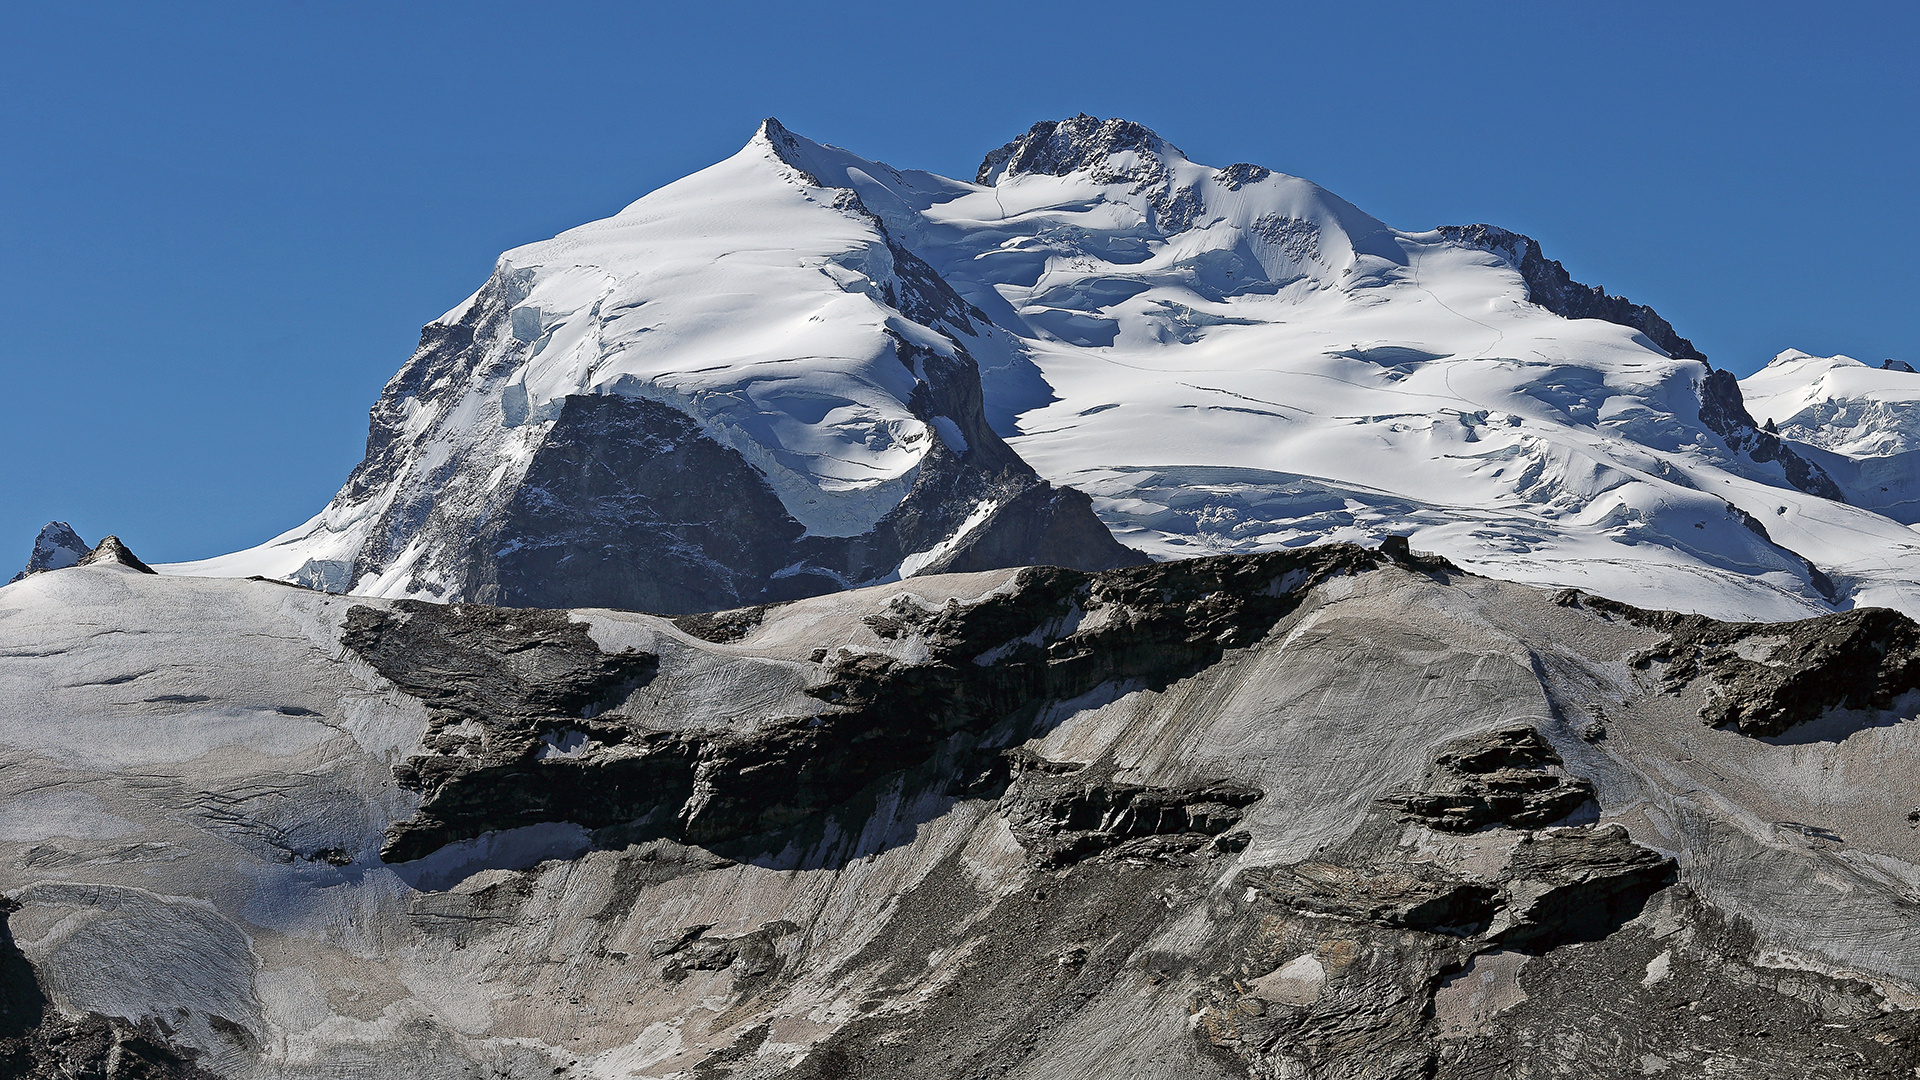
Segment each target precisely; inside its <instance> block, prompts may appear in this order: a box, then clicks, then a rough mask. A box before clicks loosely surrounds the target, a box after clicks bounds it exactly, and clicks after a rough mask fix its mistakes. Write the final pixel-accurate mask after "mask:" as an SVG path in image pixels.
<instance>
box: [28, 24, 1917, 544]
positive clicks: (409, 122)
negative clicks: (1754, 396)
mask: <svg viewBox="0 0 1920 1080" xmlns="http://www.w3.org/2000/svg"><path fill="white" fill-rule="evenodd" d="M1573 7H1574V6H1573V5H1520V4H1459V3H1421V4H1411V3H1409V4H1402V3H1394V2H1384V3H1374V4H1367V5H1353V4H1331V3H1329V4H1324V5H1288V4H1278V3H1268V4H1257V5H1245V6H1241V7H1236V6H1234V5H1225V4H1219V5H1210V6H1207V5H1172V4H1165V3H1154V4H1132V3H1103V4H1046V3H1035V2H1027V3H1017V4H998V3H975V4H969V5H943V6H941V7H939V8H934V7H932V6H927V7H926V8H921V7H919V6H915V5H898V4H886V5H882V4H870V5H868V4H831V3H815V4H777V5H775V4H766V5H761V4H709V5H682V6H679V7H674V8H668V7H665V6H652V5H640V4H617V5H616V4H564V3H562V4H551V5H527V4H513V5H508V4H490V3H462V4H457V5H454V4H448V5H431V4H406V5H395V4H351V3H333V4H325V5H322V4H298V5H296V4H280V3H263V4H253V5H239V4H230V5H207V6H195V5H192V4H168V5H157V4H156V5H124V6H123V5H114V4H95V5H84V6H83V5H43V6H42V7H41V8H40V9H39V10H34V9H30V8H28V7H27V6H25V5H16V6H14V7H13V8H11V9H10V11H9V15H8V22H7V32H6V35H5V39H4V42H3V43H0V49H3V50H4V55H5V62H4V64H0V140H4V141H3V142H0V296H3V297H4V298H5V301H4V313H5V317H6V318H5V322H6V326H7V332H6V333H5V334H4V335H0V376H4V383H3V384H0V385H3V386H4V388H5V391H6V394H7V401H8V404H9V406H10V407H9V408H8V410H7V423H6V424H5V425H0V564H4V565H6V566H8V567H10V566H12V565H13V564H15V563H17V562H23V561H24V560H25V558H26V554H27V549H28V547H29V545H30V544H31V541H32V537H33V534H34V532H35V530H37V529H38V528H39V526H40V525H41V524H42V523H43V522H45V521H46V520H48V519H49V518H62V519H65V520H68V521H71V522H72V523H73V525H74V526H75V527H76V528H77V529H78V530H79V531H80V533H81V534H82V535H83V536H85V537H86V538H87V539H89V540H97V539H98V538H99V537H100V536H101V535H103V534H105V533H109V532H112V533H117V534H119V535H120V536H121V538H122V539H124V540H126V541H127V542H128V544H129V545H130V546H131V547H132V548H133V549H134V550H135V551H136V552H137V553H139V554H140V555H141V556H142V557H143V558H146V559H149V560H151V561H161V560H177V559H186V558H196V557H201V556H206V555H212V554H216V553H219V552H221V551H226V550H232V549H235V548H239V547H243V546H246V545H250V544H253V543H257V542H258V541H260V540H263V539H265V538H266V537H268V536H270V535H272V534H274V533H276V532H279V531H281V530H283V529H285V528H288V527H291V526H293V525H295V524H298V523H299V522H300V521H302V520H304V519H305V518H307V517H308V516H310V515H311V514H313V513H314V512H315V511H317V510H318V509H319V508H320V507H321V506H322V505H323V504H324V503H325V502H326V500H327V499H328V498H329V497H330V496H331V494H332V493H333V491H334V489H335V488H337V487H338V486H339V484H340V482H341V481H342V480H344V479H345V477H346V475H347V473H348V471H349V470H350V469H351V468H352V467H353V465H354V464H355V463H356V462H357V461H358V460H359V458H360V455H361V452H362V450H363V448H364V441H365V438H366V410H367V408H368V407H369V406H370V405H371V404H372V403H373V401H374V399H375V397H377V396H378V394H379V391H380V387H381V385H382V384H383V383H384V382H385V381H386V379H387V377H388V376H390V375H391V374H392V373H393V372H394V371H395V370H396V369H397V368H398V367H399V366H400V364H401V363H402V362H403V361H404V360H405V359H406V357H407V355H408V353H409V352H410V351H411V350H412V347H413V345H414V343H415V341H416V339H417V334H418V330H419V327H420V325H421V324H422V323H424V322H426V321H427V320H429V319H432V318H434V317H435V316H437V315H439V314H440V312H442V311H444V310H445V309H447V308H448V307H451V306H452V305H453V304H455V303H456V302H458V301H459V300H460V299H462V298H463V297H465V296H466V295H467V294H468V293H469V292H471V291H472V290H473V289H474V288H475V287H476V286H478V285H479V283H480V282H481V281H482V280H483V279H484V278H485V276H486V274H487V272H488V270H489V269H490V268H491V266H492V264H493V259H494V256H495V255H496V254H498V253H499V252H500V251H502V250H504V249H506V248H509V247H513V246H515V245H518V244H522V243H526V242H528V241H532V240H537V239H541V238H544V237H547V236H550V235H552V234H553V233H555V232H558V231H560V230H561V229H565V228H568V227H571V226H573V225H576V224H579V223H581V222H584V221H588V220H591V219H594V218H598V217H602V216H605V215H606V214H609V213H611V212H613V211H614V210H617V209H618V208H619V207H620V206H622V205H624V204H625V203H627V202H629V201H631V200H633V199H634V198H637V197H638V196H640V195H641V194H643V193H645V192H646V191H648V190H651V189H652V188H655V187H657V186H659V185H660V184H663V183H665V182H667V181H669V180H672V179H674V178H676V177H679V176H682V175H684V174H686V173H688V172H691V171H693V170H695V169H698V168H701V167H703V166H705V165H707V164H710V163H712V162H713V161H716V160H718V159H720V158H722V157H725V156H726V155H728V154H730V153H732V152H733V151H734V150H736V149H738V148H739V146H740V144H742V143H743V142H745V141H746V139H747V138H748V136H749V135H751V134H752V131H753V128H754V126H755V124H756V123H757V122H758V121H759V120H760V118H761V117H763V116H766V115H769V114H771V115H776V116H778V117H780V118H781V119H782V120H783V121H784V122H785V123H786V124H787V125H788V126H789V127H791V128H793V129H794V130H796V131H799V132H801V133H803V134H806V135H808V136H811V137H813V138H816V139H819V140H821V141H823V142H830V143H835V144H838V145H843V146H846V147H848V148H850V149H853V150H855V151H857V152H859V153H861V154H863V155H865V156H868V157H873V158H879V159H881V160H884V161H887V162H889V163H892V164H895V165H899V166H903V167H916V168H926V169H931V170H934V171H936V172H944V173H948V174H951V175H962V176H968V177H970V176H971V175H972V173H973V169H974V167H975V165H976V164H977V163H978V161H979V159H980V157H981V156H982V155H983V154H984V153H985V152H986V151H987V150H990V149H992V148H993V147H995V146H997V145H999V144H1000V143H1002V142H1004V141H1006V140H1007V139H1009V138H1011V137H1012V136H1013V135H1015V134H1017V133H1018V132H1020V131H1022V130H1024V129H1025V128H1026V127H1027V126H1028V125H1029V124H1031V123H1032V122H1033V121H1035V120H1039V119H1042V118H1048V117H1059V116H1064V115H1068V114H1071V113H1074V112H1080V111H1085V112H1090V113H1094V114H1096V115H1101V116H1116V115H1117V116H1126V117H1129V118H1132V119H1135V120H1138V121H1140V122H1142V123H1145V124H1147V125H1148V126H1150V127H1153V128H1154V129H1156V130H1157V131H1159V132H1160V134H1161V135H1163V136H1165V137H1166V138H1167V139H1169V140H1170V141H1172V142H1173V143H1175V144H1176V145H1178V146H1180V147H1181V148H1182V149H1184V150H1185V151H1186V152H1187V153H1188V154H1189V155H1190V156H1191V157H1193V158H1194V159H1195V160H1198V161H1203V162H1207V163H1210V164H1217V165H1224V164H1227V163H1230V162H1233V161H1252V162H1256V163H1259V164H1263V165H1267V166H1269V167H1272V168H1275V169H1279V170H1282V171H1285V172H1290V173H1294V174H1296V175H1300V176H1305V177H1308V178H1310V179H1313V180H1315V181H1317V182H1319V183H1321V184H1323V185H1325V186H1326V187H1328V188H1330V189H1331V190H1333V191H1334V192H1336V193H1338V194H1340V195H1342V196H1344V197H1345V198H1347V199H1349V200H1351V201H1352V202H1354V203H1356V204H1357V205H1359V206H1360V207H1361V208H1362V209H1364V210H1366V211H1368V212H1370V213H1372V214H1374V215H1375V216H1377V217H1380V218H1382V219H1384V220H1385V221H1387V222H1388V223H1389V224H1392V225H1395V226H1398V227H1401V228H1407V229H1420V228H1428V227H1431V226H1434V225H1438V224H1442V223H1455V222H1474V221H1488V222H1493V223H1495V224H1499V225H1503V226H1505V227H1508V228H1512V229H1517V230H1519V231H1522V232H1526V233H1529V234H1531V235H1533V236H1534V237H1536V238H1537V239H1539V240H1540V241H1541V243H1542V244H1543V245H1544V247H1545V249H1546V251H1547V254H1548V256H1549V257H1552V258H1557V259H1560V260H1561V261H1563V262H1565V263H1566V265H1567V267H1568V269H1569V270H1570V271H1571V272H1572V273H1573V275H1574V276H1575V277H1576V278H1578V279H1580V280H1582V281H1586V282H1589V283H1596V284H1602V285H1605V286H1606V287H1607V288H1608V289H1609V290H1611V291H1613V292H1616V293H1622V294H1624V295H1627V296H1629V297H1631V298H1633V299H1634V300H1636V301H1639V302H1642V303H1647V304H1651V305H1653V306H1654V307H1655V308H1657V309H1658V310H1659V311H1660V312H1661V313H1662V314H1663V315H1665V316H1666V317H1667V318H1668V319H1669V320H1671V321H1672V322H1673V323H1674V325H1675V327H1676V328H1678V329H1679V331H1680V332H1681V333H1682V334H1685V335H1687V336H1689V337H1691V338H1692V339H1693V340H1694V342H1695V343H1696V344H1697V345H1698V346H1699V347H1700V348H1701V349H1702V350H1704V351H1705V352H1706V353H1707V354H1708V355H1709V356H1710V357H1712V358H1713V360H1714V362H1715V363H1717V364H1718V365H1720V366H1723V367H1728V368H1732V369H1733V370H1735V371H1737V372H1741V373H1745V372H1747V371H1750V370H1752V369H1753V368H1755V367H1757V366H1759V365H1760V364H1762V363H1764V362H1765V361H1766V359H1767V358H1768V357H1770V356H1771V355H1772V354H1773V353H1775V352H1777V351H1779V350H1780V349H1784V348H1788V347H1796V348H1803V349H1807V350H1809V351H1812V352H1819V353H1830V352H1846V353H1849V354H1851V355H1854V356H1858V357H1860V358H1862V359H1870V360H1878V359H1881V358H1883V357H1889V356H1897V357H1903V358H1906V359H1909V360H1916V361H1920V307H1917V306H1916V305H1915V303H1914V296H1915V292H1916V286H1917V285H1920V271H1916V269H1915V267H1914V261H1913V259H1912V258H1910V257H1909V252H1910V251H1911V250H1912V249H1913V248H1914V247H1915V242H1916V240H1920V225H1916V217H1915V214H1914V212H1913V206H1912V201H1913V193H1914V191H1915V190H1916V186H1915V180H1914V177H1915V166H1916V164H1920V145H1917V143H1920V123H1916V120H1915V107H1916V105H1920V61H1916V60H1915V57H1916V56H1920V33H1916V31H1920V5H1912V4H1831V5H1819V6H1816V5H1797V4H1796V5H1787V4H1772V3H1738V4H1735V3H1727V4H1720V3H1671V2H1667V3H1658V4H1638V3H1622V4H1608V5H1579V10H1578V11H1577V12H1573V11H1571V10H1570V9H1572V8H1573ZM921 11H925V12H926V13H924V14H921V13H917V12H921ZM9 553H11V554H9Z"/></svg>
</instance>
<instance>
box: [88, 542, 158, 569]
mask: <svg viewBox="0 0 1920 1080" xmlns="http://www.w3.org/2000/svg"><path fill="white" fill-rule="evenodd" d="M75 565H76V566H124V567H126V568H127V569H129V570H137V571H139V572H140V573H142V574H152V573H155V572H156V571H155V570H154V569H153V567H151V566H148V565H147V564H146V563H143V562H141V561H140V560H139V558H137V557H136V556H135V555H134V554H133V552H132V551H130V550H128V548H127V545H125V544H123V543H121V542H120V538H119V537H117V536H109V537H107V538H106V539H104V540H102V541H100V542H99V543H98V544H95V545H94V547H93V550H92V551H89V552H87V553H86V554H85V555H82V556H80V561H79V562H78V563H76V564H75Z"/></svg>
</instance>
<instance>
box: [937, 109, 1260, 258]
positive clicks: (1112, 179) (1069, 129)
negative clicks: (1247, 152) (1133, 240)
mask: <svg viewBox="0 0 1920 1080" xmlns="http://www.w3.org/2000/svg"><path fill="white" fill-rule="evenodd" d="M1128 151H1131V152H1132V153H1133V155H1134V156H1133V160H1132V162H1131V163H1130V164H1128V165H1127V166H1126V167H1125V168H1123V169H1122V168H1115V167H1114V166H1113V164H1112V162H1111V161H1110V160H1109V159H1110V158H1112V157H1113V155H1115V154H1120V153H1125V152H1128ZM1168 156H1171V157H1175V158H1184V157H1186V155H1185V154H1182V153H1181V152H1180V150H1179V148H1178V147H1176V146H1174V145H1173V144H1172V143H1169V142H1167V141H1166V140H1165V139H1162V138H1161V137H1160V136H1158V135H1156V134H1154V133H1153V132H1152V131H1150V130H1148V129H1147V128H1146V127H1144V126H1143V125H1140V124H1136V123H1134V122H1133V121H1131V120H1122V119H1120V118H1119V117H1114V118H1113V119H1110V120H1102V119H1100V118H1099V117H1095V116H1088V115H1087V114H1086V113H1080V114H1078V115H1076V116H1071V117H1068V118H1067V119H1065V120H1042V121H1040V122H1039V123H1037V124H1035V125H1033V126H1032V127H1031V128H1028V129H1027V133H1026V134H1024V135H1022V136H1020V137H1019V138H1017V139H1015V140H1013V141H1012V142H1010V143H1007V144H1006V145H1005V146H1002V147H1000V148H999V149H998V150H994V151H992V152H991V153H989V154H988V155H987V156H986V158H985V159H984V160H982V161H981V162H980V168H979V169H978V170H977V171H976V172H975V174H974V181H975V182H976V183H980V184H994V183H998V182H1000V181H1001V180H1004V179H1008V178H1010V177H1015V176H1019V175H1022V174H1033V175H1039V176H1066V175H1067V174H1069V173H1075V172H1086V173H1088V174H1089V175H1090V176H1091V177H1092V178H1093V180H1094V181H1095V182H1096V183H1102V184H1130V185H1132V187H1133V190H1135V191H1137V192H1140V193H1143V194H1145V195H1146V196H1147V204H1148V205H1149V206H1151V207H1152V208H1153V221H1152V225H1153V227H1154V228H1155V229H1157V230H1159V232H1160V234H1161V235H1162V236H1172V235H1174V234H1175V233H1179V232H1184V231H1185V230H1187V229H1189V228H1191V227H1193V226H1194V225H1195V224H1196V223H1198V221H1199V219H1200V215H1201V212H1202V209H1203V208H1202V205H1201V201H1200V197H1199V196H1198V195H1197V194H1195V193H1194V191H1193V189H1192V188H1191V187H1190V186H1184V185H1182V184H1180V183H1178V182H1177V181H1176V180H1175V178H1174V177H1173V175H1172V174H1171V173H1170V172H1169V171H1168V169H1167V166H1166V162H1165V160H1164V159H1165V158H1166V157H1168ZM1251 168H1252V166H1245V167H1243V169H1251ZM1250 179H1251V173H1249V172H1245V171H1242V172H1240V173H1237V174H1236V181H1235V182H1236V183H1245V182H1249V180H1250Z"/></svg>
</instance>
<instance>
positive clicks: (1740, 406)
mask: <svg viewBox="0 0 1920 1080" xmlns="http://www.w3.org/2000/svg"><path fill="white" fill-rule="evenodd" d="M1700 422H1701V423H1703V424H1705V425H1707V427H1708V428H1709V429H1711V430H1712V431H1713V432H1714V434H1716V435H1719V436H1720V437H1721V438H1722V439H1725V440H1726V441H1727V446H1728V447H1729V448H1730V449H1732V450H1733V451H1734V452H1735V453H1741V454H1745V455H1747V457H1749V458H1751V459H1752V460H1754V461H1756V462H1760V463H1762V464H1764V463H1766V462H1769V461H1776V462H1779V463H1780V468H1781V469H1782V470H1783V471H1784V472H1785V473H1786V474H1787V482H1788V483H1790V484H1792V485H1793V486H1794V487H1796V488H1799V489H1800V490H1801V491H1804V492H1806V493H1807V494H1809V495H1818V496H1820V497H1821V498H1823V499H1832V500H1833V501H1834V502H1846V501H1847V497H1846V493H1845V492H1843V491H1841V490H1840V485H1839V484H1836V483H1834V481H1833V477H1831V476H1828V475H1827V471H1826V470H1825V469H1822V468H1821V467H1820V466H1819V465H1816V464H1815V463H1813V462H1812V461H1809V460H1807V458H1805V457H1804V456H1802V455H1801V454H1800V453H1799V452H1798V451H1796V450H1794V449H1793V447H1792V446H1790V445H1789V444H1788V443H1787V442H1786V440H1784V439H1782V438H1781V437H1780V436H1779V435H1777V434H1775V433H1773V432H1772V431H1768V430H1764V429H1762V428H1761V427H1760V426H1759V425H1758V424H1756V423H1755V422H1754V419H1753V414H1752V413H1749V412H1748V411H1747V403H1746V399H1745V398H1744V397H1742V396H1741V394H1740V380H1738V379H1736V378H1734V376H1733V372H1731V371H1718V370H1709V371H1708V372H1707V377H1706V380H1705V381H1704V382H1702V383H1701V384H1700Z"/></svg>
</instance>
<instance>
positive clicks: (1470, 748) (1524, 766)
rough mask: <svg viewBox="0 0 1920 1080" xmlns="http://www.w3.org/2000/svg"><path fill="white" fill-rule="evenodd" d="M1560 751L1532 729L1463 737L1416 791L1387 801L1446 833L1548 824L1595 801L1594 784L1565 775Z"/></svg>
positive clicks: (1515, 728) (1439, 760)
mask: <svg viewBox="0 0 1920 1080" xmlns="http://www.w3.org/2000/svg"><path fill="white" fill-rule="evenodd" d="M1562 764H1563V763H1562V762H1561V760H1560V755H1559V754H1558V753H1556V752H1554V749H1553V747H1552V746H1549V745H1548V744H1547V741H1546V740H1545V739H1542V738H1541V737H1540V733H1539V732H1538V731H1535V730H1534V729H1533V728H1531V727H1512V728H1506V729H1503V730H1500V731H1493V732H1488V733H1487V734H1485V735H1479V736H1475V737H1473V738H1471V739H1467V740H1464V741H1463V742H1462V743H1461V744H1460V745H1459V747H1457V748H1456V749H1454V750H1451V751H1449V752H1448V753H1445V754H1442V755H1440V757H1438V758H1436V759H1435V760H1434V765H1433V768H1432V769H1430V770H1429V771H1428V773H1427V778H1426V782H1425V783H1424V784H1422V785H1421V787H1420V790H1419V791H1416V792H1411V793H1408V794H1405V795H1401V796H1396V797H1394V798H1393V799H1391V800H1390V801H1391V802H1392V803H1393V804H1394V805H1396V806H1398V807H1399V808H1400V809H1401V811H1402V812H1404V813H1405V814H1406V815H1407V816H1408V817H1409V818H1411V819H1414V820H1418V821H1420V822H1421V823H1423V824H1425V825H1427V826H1428V827H1430V828H1435V829H1441V830H1445V831H1447V832H1472V831H1474V830H1475V829H1480V828H1484V827H1486V826H1488V825H1492V824H1494V823H1496V822H1498V823H1500V824H1503V825H1510V826H1513V827H1515V828H1529V827H1537V826H1541V825H1549V824H1552V823H1553V822H1556V821H1559V820H1560V819H1561V818H1564V817H1566V816H1567V815H1568V814H1571V813H1573V812H1574V811H1575V810H1578V809H1579V808H1580V807H1582V806H1584V805H1586V804H1587V803H1588V802H1589V801H1591V800H1592V799H1593V785H1592V784H1591V783H1588V782H1587V781H1585V780H1579V779H1573V778H1569V777H1567V776H1565V775H1563V774H1562V773H1561V771H1560V766H1561V765H1562Z"/></svg>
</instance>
